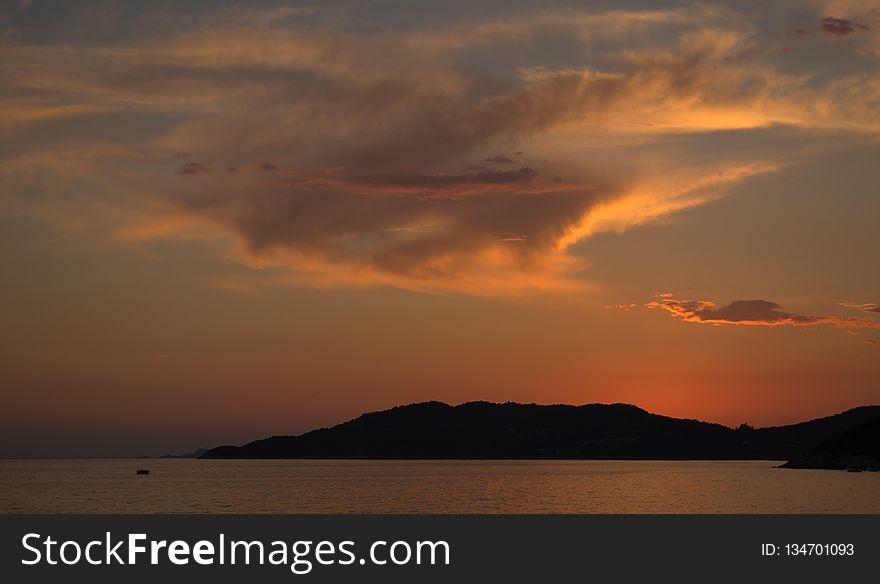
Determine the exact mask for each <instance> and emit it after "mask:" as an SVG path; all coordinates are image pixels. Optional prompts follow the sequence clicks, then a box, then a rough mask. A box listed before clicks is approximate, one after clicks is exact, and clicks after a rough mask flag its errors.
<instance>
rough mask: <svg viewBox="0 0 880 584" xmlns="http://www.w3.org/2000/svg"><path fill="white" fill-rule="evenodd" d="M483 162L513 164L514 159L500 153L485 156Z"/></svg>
mask: <svg viewBox="0 0 880 584" xmlns="http://www.w3.org/2000/svg"><path fill="white" fill-rule="evenodd" d="M483 162H491V163H492V164H513V163H514V160H513V159H512V158H508V157H507V156H503V155H501V154H499V155H498V156H492V157H490V158H484V159H483Z"/></svg>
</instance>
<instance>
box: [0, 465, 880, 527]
mask: <svg viewBox="0 0 880 584" xmlns="http://www.w3.org/2000/svg"><path fill="white" fill-rule="evenodd" d="M778 464H779V462H778V461H760V460H751V461H721V462H719V461H607V460H602V461H596V460H589V461H581V460H576V461H575V460H565V461H559V460H520V461H517V460H504V461H485V460H479V461H478V460H195V459H130V460H120V459H113V460H91V459H90V460H0V513H4V514H7V513H13V514H20V513H39V514H42V513H64V514H72V513H87V514H94V513H112V514H117V513H134V514H144V513H149V514H153V513H235V514H251V513H255V514H264V513H267V514H288V513H419V514H422V513H439V514H447V513H456V514H460V513H464V514H472V513H627V514H631V513H698V514H716V513H871V514H876V513H880V473H868V472H862V473H848V472H844V471H829V470H793V469H779V468H775V467H776V465H778ZM139 469H144V470H149V471H150V472H149V474H146V475H144V474H141V475H139V474H137V471H138V470H139Z"/></svg>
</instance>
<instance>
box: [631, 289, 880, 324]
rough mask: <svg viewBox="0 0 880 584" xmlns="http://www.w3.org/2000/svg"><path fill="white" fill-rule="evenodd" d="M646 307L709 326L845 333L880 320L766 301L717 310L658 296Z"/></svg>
mask: <svg viewBox="0 0 880 584" xmlns="http://www.w3.org/2000/svg"><path fill="white" fill-rule="evenodd" d="M645 306H646V307H647V308H657V309H661V310H665V311H666V312H668V313H669V314H670V315H671V316H673V317H674V318H677V319H679V320H682V321H685V322H693V323H699V324H711V325H744V326H792V327H813V326H832V327H836V328H842V329H848V330H861V329H880V320H875V319H868V318H858V317H846V316H814V315H804V314H795V313H790V312H785V311H783V310H782V307H781V306H780V305H778V304H776V303H775V302H770V301H768V300H735V301H733V302H731V303H730V304H727V305H725V306H722V307H720V308H718V307H716V305H715V303H714V302H711V301H709V300H682V299H678V298H676V297H674V296H670V295H662V296H661V295H658V297H657V300H654V301H652V302H649V303H647V304H645Z"/></svg>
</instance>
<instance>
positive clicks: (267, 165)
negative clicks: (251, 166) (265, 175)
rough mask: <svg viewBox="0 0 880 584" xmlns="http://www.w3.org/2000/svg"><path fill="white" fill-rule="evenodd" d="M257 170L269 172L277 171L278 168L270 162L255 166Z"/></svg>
mask: <svg viewBox="0 0 880 584" xmlns="http://www.w3.org/2000/svg"><path fill="white" fill-rule="evenodd" d="M257 168H258V169H260V170H265V171H268V172H271V171H273V170H278V167H277V166H275V165H274V164H272V163H271V162H261V163H260V164H258V165H257Z"/></svg>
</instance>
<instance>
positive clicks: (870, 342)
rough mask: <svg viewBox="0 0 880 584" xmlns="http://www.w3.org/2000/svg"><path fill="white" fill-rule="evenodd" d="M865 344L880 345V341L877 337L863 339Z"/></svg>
mask: <svg viewBox="0 0 880 584" xmlns="http://www.w3.org/2000/svg"><path fill="white" fill-rule="evenodd" d="M865 344H866V345H880V341H878V340H877V339H865Z"/></svg>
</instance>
